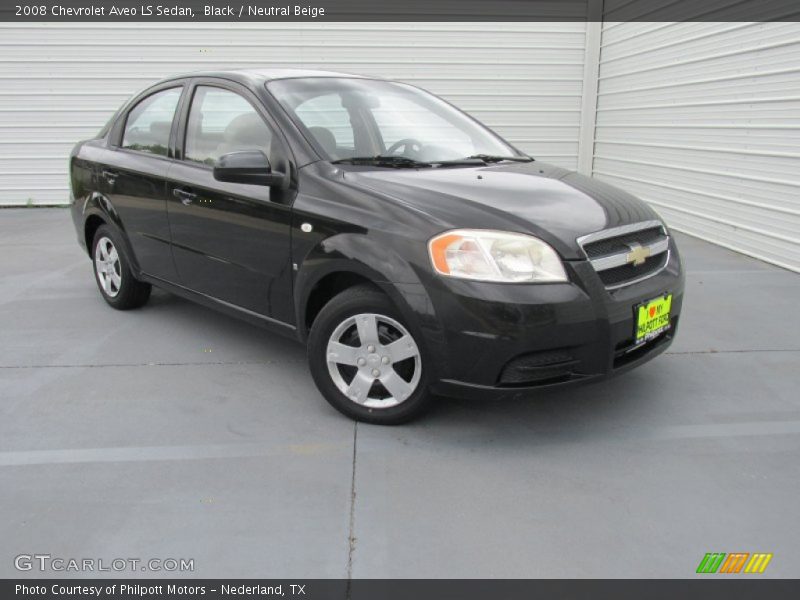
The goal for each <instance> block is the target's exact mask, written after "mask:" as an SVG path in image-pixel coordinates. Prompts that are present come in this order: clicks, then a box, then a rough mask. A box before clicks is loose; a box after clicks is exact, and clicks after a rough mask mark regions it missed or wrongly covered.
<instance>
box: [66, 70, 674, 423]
mask: <svg viewBox="0 0 800 600" xmlns="http://www.w3.org/2000/svg"><path fill="white" fill-rule="evenodd" d="M70 173H71V184H72V217H73V220H74V223H75V227H76V229H77V232H78V240H79V242H80V243H81V245H83V246H84V247H85V248H86V249H87V252H88V254H89V256H90V257H91V258H92V260H93V264H94V273H95V278H96V281H97V284H98V287H99V289H100V293H101V294H102V296H103V298H104V299H105V300H106V302H107V303H108V304H110V305H111V306H112V307H114V308H117V309H131V308H136V307H139V306H141V305H143V304H144V303H145V302H147V299H148V297H149V295H150V289H151V286H152V285H155V286H158V287H160V288H163V289H165V290H168V291H170V292H172V293H174V294H177V295H180V296H184V297H187V298H190V299H192V300H195V301H197V302H200V303H202V304H205V305H207V306H210V307H213V308H216V309H219V310H223V311H226V312H228V313H231V314H234V315H237V316H239V317H241V318H243V319H247V320H248V321H250V322H251V323H253V324H256V325H260V326H264V327H266V328H269V329H272V330H274V331H276V332H280V333H284V334H286V335H289V336H292V337H294V338H296V339H298V340H300V341H302V342H305V343H306V344H307V346H308V359H309V364H310V368H311V374H312V376H313V377H314V380H315V382H316V384H317V386H318V387H319V389H320V391H321V392H322V394H323V395H324V396H325V398H326V399H327V400H328V401H329V402H330V403H331V404H332V405H333V406H334V407H336V408H337V409H338V410H340V411H341V412H343V413H344V414H346V415H349V416H350V417H352V418H355V419H359V420H363V421H369V422H373V423H384V424H391V423H400V422H403V421H407V420H409V419H411V418H413V417H415V416H417V415H418V414H420V412H421V411H422V410H423V409H424V408H425V406H426V405H428V404H429V402H430V399H431V398H432V396H433V395H434V394H448V395H459V396H471V397H477V398H485V397H495V396H504V395H510V394H519V393H524V392H527V393H529V392H531V391H532V390H535V389H539V388H541V387H545V386H551V385H559V384H563V383H570V382H580V381H589V380H592V379H598V378H601V377H605V376H608V375H611V374H615V373H618V372H621V371H623V370H626V369H629V368H631V367H634V366H636V365H639V364H642V363H643V362H645V361H647V360H649V359H650V358H652V357H654V356H655V355H657V354H659V353H660V352H662V351H663V350H664V349H665V348H666V347H667V346H668V345H669V344H670V343H671V341H672V339H673V336H674V335H675V331H676V327H677V322H678V318H679V315H680V309H681V302H682V299H683V287H684V280H683V273H682V269H681V263H680V258H679V256H678V252H677V249H676V247H675V243H674V240H673V239H672V237H671V236H670V233H669V231H668V229H667V227H666V225H665V224H664V223H663V221H662V220H661V219H660V218H659V216H658V215H657V214H656V213H655V212H654V211H653V210H652V209H651V208H650V207H649V206H648V205H646V204H645V203H643V202H642V201H640V200H638V199H637V198H635V197H633V196H631V195H630V194H628V193H626V192H623V191H621V190H619V189H616V188H614V187H611V186H609V185H606V184H604V183H602V182H600V181H596V180H593V179H590V178H588V177H585V176H582V175H579V174H577V173H574V172H571V171H568V170H566V169H562V168H559V167H556V166H553V165H548V164H543V163H541V162H538V161H534V159H533V158H531V157H529V156H527V155H525V154H523V153H522V152H520V151H519V150H517V149H516V148H514V147H513V146H512V145H511V144H509V143H508V142H506V141H504V140H503V139H502V138H501V137H499V136H498V135H497V134H495V133H493V132H492V131H491V130H489V129H487V128H486V127H485V126H483V125H482V124H481V123H479V122H477V121H476V120H474V119H473V118H471V117H469V116H468V115H466V114H464V113H463V112H461V111H459V110H458V109H456V108H455V107H453V106H452V105H450V104H448V103H447V102H445V101H444V100H441V99H440V98H437V97H436V96H434V95H432V94H429V93H427V92H425V91H423V90H421V89H419V88H416V87H414V86H411V85H406V84H403V83H397V82H391V81H385V80H380V79H370V78H365V77H356V76H352V75H341V74H335V73H327V72H315V71H287V70H270V71H266V70H247V71H225V72H208V73H193V74H189V75H184V76H178V77H173V78H169V79H166V80H164V81H162V82H160V83H158V84H156V85H154V86H152V87H150V88H148V89H147V90H145V91H143V92H141V93H140V94H138V95H137V96H136V97H134V98H133V99H132V100H130V101H129V102H128V103H127V104H125V106H123V107H122V108H121V109H120V110H119V111H118V112H117V114H116V115H115V116H114V117H113V118H112V119H111V121H110V122H109V123H108V124H107V125H106V126H105V127H104V128H103V129H102V130H101V131H100V133H99V134H98V135H97V136H96V137H95V138H94V139H91V140H86V141H83V142H80V143H79V144H78V145H77V146H76V147H75V149H74V150H73V152H72V156H71V162H70Z"/></svg>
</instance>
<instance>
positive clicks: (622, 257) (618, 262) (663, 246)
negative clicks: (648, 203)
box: [576, 220, 669, 290]
mask: <svg viewBox="0 0 800 600" xmlns="http://www.w3.org/2000/svg"><path fill="white" fill-rule="evenodd" d="M656 228H657V229H659V230H660V231H661V233H662V235H663V238H661V239H658V240H656V241H654V242H651V243H649V244H644V245H642V244H638V243H636V244H635V247H636V248H637V250H638V249H640V248H643V249H647V250H649V256H650V257H658V256H661V255H663V257H662V260H660V261H659V266H658V267H657V268H655V269H653V270H652V271H649V272H647V273H644V274H642V275H640V276H637V277H635V278H633V279H630V280H626V281H622V282H615V283H609V284H606V283H605V282H604V285H605V288H606V289H609V290H612V289H617V288H621V287H625V286H628V285H632V284H634V283H638V282H640V281H643V280H645V279H648V278H650V277H653V276H654V275H657V274H658V273H660V272H661V271H663V270H664V269H665V268H666V266H667V264H669V234H667V230H666V228H665V227H664V224H663V223H662V222H661V221H657V220H651V221H641V222H639V223H632V224H630V225H622V226H620V227H612V228H611V229H604V230H602V231H596V232H594V233H590V234H588V235H584V236H581V237H579V238H577V240H576V241H577V242H578V245H579V246H580V247H581V250H582V251H583V254H584V256H586V258H587V260H588V261H589V263H590V264H591V265H592V267H593V268H594V270H595V271H596V272H597V273H598V274H601V273H602V272H603V271H608V270H610V269H616V268H619V267H624V266H625V265H629V264H632V263H631V262H629V255H630V253H631V252H632V251H633V249H634V246H633V245H630V246H629V248H630V250H626V251H622V252H614V253H612V254H606V255H603V256H595V257H594V258H592V257H590V256H589V253H588V252H587V251H586V248H585V246H587V245H589V244H592V243H594V242H600V241H604V240H609V239H614V238H618V237H623V236H626V235H630V234H632V233H636V232H639V231H645V230H648V229H656ZM663 258H666V260H663ZM601 278H602V277H601Z"/></svg>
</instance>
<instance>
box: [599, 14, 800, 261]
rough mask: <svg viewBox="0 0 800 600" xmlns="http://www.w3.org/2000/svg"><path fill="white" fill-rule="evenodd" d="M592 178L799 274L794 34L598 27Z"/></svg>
mask: <svg viewBox="0 0 800 600" xmlns="http://www.w3.org/2000/svg"><path fill="white" fill-rule="evenodd" d="M594 141H595V145H594V162H593V174H594V175H595V176H596V177H597V178H599V179H604V180H607V181H608V182H609V183H612V184H617V185H620V186H622V187H625V188H626V189H629V190H630V191H632V192H634V193H637V194H638V195H639V196H641V197H642V198H644V199H645V200H647V201H649V202H650V203H651V204H652V205H653V206H654V207H655V208H656V210H658V211H659V212H660V213H661V214H662V215H663V216H664V218H665V219H666V220H667V222H668V223H670V224H671V225H672V226H673V227H675V228H676V229H678V230H682V231H685V232H687V233H690V234H693V235H696V236H698V237H700V238H703V239H705V240H709V241H711V242H715V243H717V244H720V245H723V246H726V247H729V248H732V249H734V250H738V251H740V252H743V253H745V254H749V255H751V256H755V257H757V258H761V259H764V260H767V261H769V262H772V263H775V264H778V265H782V266H784V267H787V268H789V269H792V270H795V271H800V24H798V23H606V24H605V25H604V27H603V35H602V40H601V54H600V69H599V85H598V98H597V116H596V129H595V140H594Z"/></svg>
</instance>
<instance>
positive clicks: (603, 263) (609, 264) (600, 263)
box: [589, 236, 669, 271]
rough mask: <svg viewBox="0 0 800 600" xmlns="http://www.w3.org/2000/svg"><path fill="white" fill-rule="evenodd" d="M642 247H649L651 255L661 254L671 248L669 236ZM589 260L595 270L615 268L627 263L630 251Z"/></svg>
mask: <svg viewBox="0 0 800 600" xmlns="http://www.w3.org/2000/svg"><path fill="white" fill-rule="evenodd" d="M642 248H647V249H648V250H650V256H656V255H658V254H661V253H662V252H666V251H667V250H668V249H669V236H667V237H665V238H664V239H663V240H659V241H658V242H655V243H653V244H647V245H646V246H642ZM589 262H590V263H592V266H593V267H594V270H595V271H606V270H608V269H613V268H614V267H622V266H624V265H627V264H628V253H627V252H622V253H620V254H611V255H609V256H601V257H600V258H594V259H592V260H590V261H589Z"/></svg>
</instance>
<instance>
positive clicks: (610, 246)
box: [583, 226, 664, 259]
mask: <svg viewBox="0 0 800 600" xmlns="http://www.w3.org/2000/svg"><path fill="white" fill-rule="evenodd" d="M663 239H664V230H663V229H662V228H661V227H660V226H659V227H651V228H650V229H642V230H641V231H634V232H631V233H627V234H623V235H621V236H619V237H613V238H610V239H606V240H598V241H596V242H589V243H588V244H585V245H584V246H583V251H584V252H586V256H588V257H589V258H590V259H591V258H598V257H600V256H608V255H609V254H618V253H620V252H630V246H629V244H639V245H640V246H648V245H650V244H652V243H654V242H658V241H659V240H663Z"/></svg>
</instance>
